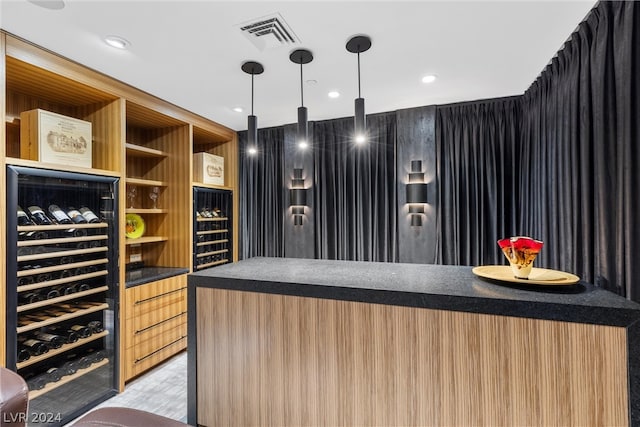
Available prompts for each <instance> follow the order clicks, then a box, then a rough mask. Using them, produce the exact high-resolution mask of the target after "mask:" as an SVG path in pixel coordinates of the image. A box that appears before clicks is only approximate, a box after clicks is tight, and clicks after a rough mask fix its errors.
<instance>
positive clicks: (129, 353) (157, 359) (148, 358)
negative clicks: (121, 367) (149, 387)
mask: <svg viewBox="0 0 640 427" xmlns="http://www.w3.org/2000/svg"><path fill="white" fill-rule="evenodd" d="M178 335H179V334H178ZM178 335H174V336H176V337H177V336H178ZM185 348H187V337H186V336H184V337H182V338H176V339H175V340H174V341H171V342H169V343H167V344H165V345H164V346H163V347H160V348H158V349H156V350H154V351H152V352H149V353H146V354H142V353H138V352H137V350H136V347H131V348H128V349H127V350H126V358H127V360H128V361H129V363H127V365H126V366H125V370H126V373H125V376H126V378H127V379H131V378H133V377H135V376H136V375H139V374H141V373H142V372H144V371H146V370H148V369H150V368H153V367H154V366H156V365H157V364H159V363H161V362H163V361H164V360H166V359H168V358H169V357H171V356H173V355H174V354H177V353H179V352H181V351H182V350H184V349H185ZM138 354H139V355H140V357H136V355H138Z"/></svg>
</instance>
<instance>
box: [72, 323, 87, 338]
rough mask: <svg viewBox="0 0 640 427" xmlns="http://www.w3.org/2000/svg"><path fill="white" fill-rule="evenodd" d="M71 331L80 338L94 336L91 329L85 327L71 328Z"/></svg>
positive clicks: (76, 326) (74, 326)
mask: <svg viewBox="0 0 640 427" xmlns="http://www.w3.org/2000/svg"><path fill="white" fill-rule="evenodd" d="M69 331H72V332H75V333H76V334H78V337H80V338H89V337H90V336H91V334H93V332H91V328H87V327H86V326H83V325H72V326H69Z"/></svg>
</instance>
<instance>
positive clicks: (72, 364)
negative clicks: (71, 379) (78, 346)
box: [60, 360, 78, 376]
mask: <svg viewBox="0 0 640 427" xmlns="http://www.w3.org/2000/svg"><path fill="white" fill-rule="evenodd" d="M60 370H61V371H62V375H63V376H65V375H73V374H75V373H76V372H78V362H77V361H76V360H69V361H68V362H65V363H63V364H62V366H60Z"/></svg>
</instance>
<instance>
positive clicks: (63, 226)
mask: <svg viewBox="0 0 640 427" xmlns="http://www.w3.org/2000/svg"><path fill="white" fill-rule="evenodd" d="M107 227H109V224H107V223H106V222H96V223H93V224H51V225H19V226H18V232H20V231H56V230H73V229H77V228H107Z"/></svg>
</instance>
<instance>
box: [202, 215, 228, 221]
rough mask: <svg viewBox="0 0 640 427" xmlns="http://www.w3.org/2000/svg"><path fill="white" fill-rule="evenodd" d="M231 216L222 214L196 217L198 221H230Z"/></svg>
mask: <svg viewBox="0 0 640 427" xmlns="http://www.w3.org/2000/svg"><path fill="white" fill-rule="evenodd" d="M228 220H229V218H227V217H226V216H220V217H217V218H202V217H200V218H196V221H198V222H216V221H228Z"/></svg>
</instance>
